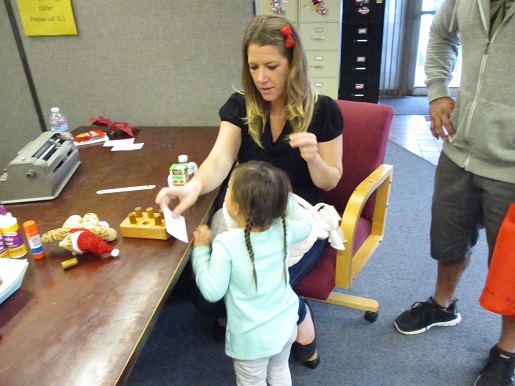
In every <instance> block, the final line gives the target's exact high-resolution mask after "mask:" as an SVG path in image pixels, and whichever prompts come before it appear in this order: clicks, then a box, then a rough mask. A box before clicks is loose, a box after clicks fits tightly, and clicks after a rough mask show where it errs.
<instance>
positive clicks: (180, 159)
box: [179, 154, 188, 164]
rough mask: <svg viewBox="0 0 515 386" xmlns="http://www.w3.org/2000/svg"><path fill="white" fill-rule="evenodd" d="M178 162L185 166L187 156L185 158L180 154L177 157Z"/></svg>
mask: <svg viewBox="0 0 515 386" xmlns="http://www.w3.org/2000/svg"><path fill="white" fill-rule="evenodd" d="M179 162H180V163H181V164H185V163H187V162H188V156H187V155H186V154H181V155H180V156H179Z"/></svg>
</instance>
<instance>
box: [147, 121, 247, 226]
mask: <svg viewBox="0 0 515 386" xmlns="http://www.w3.org/2000/svg"><path fill="white" fill-rule="evenodd" d="M240 146H241V129H240V128H239V127H238V126H236V125H233V124H232V123H229V122H226V121H222V123H221V124H220V131H219V132H218V136H217V138H216V142H215V145H214V146H213V149H211V152H210V153H209V155H208V157H207V158H206V159H205V160H204V162H202V165H200V167H199V170H198V172H197V173H196V174H195V176H194V177H193V178H192V180H191V181H190V182H188V183H187V184H186V185H183V186H172V187H168V188H163V189H161V190H160V192H159V193H158V194H157V197H156V203H157V204H159V205H170V203H171V201H172V200H173V199H178V200H179V204H177V206H176V207H175V208H174V209H173V216H174V217H177V216H179V215H180V214H182V213H183V212H184V211H185V210H186V209H188V208H189V207H191V206H192V205H194V204H195V202H196V201H197V199H198V197H199V196H200V195H202V194H205V193H209V192H211V191H212V190H214V189H216V188H217V187H218V186H220V184H221V183H222V182H223V181H224V179H225V178H226V177H227V175H228V174H229V172H230V171H231V168H232V166H233V165H234V162H235V161H236V156H237V154H238V150H239V149H240Z"/></svg>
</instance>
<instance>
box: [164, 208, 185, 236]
mask: <svg viewBox="0 0 515 386" xmlns="http://www.w3.org/2000/svg"><path fill="white" fill-rule="evenodd" d="M161 210H162V211H163V215H164V217H165V225H166V231H167V232H168V233H169V234H171V235H172V236H173V237H175V238H176V239H179V240H181V241H184V242H185V243H187V242H188V230H187V229H186V219H185V218H184V217H183V216H177V218H174V217H173V215H172V211H171V210H170V208H168V206H166V205H161Z"/></svg>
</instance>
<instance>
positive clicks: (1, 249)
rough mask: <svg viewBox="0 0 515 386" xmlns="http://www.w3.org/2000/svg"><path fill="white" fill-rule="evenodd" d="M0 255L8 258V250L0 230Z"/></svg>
mask: <svg viewBox="0 0 515 386" xmlns="http://www.w3.org/2000/svg"><path fill="white" fill-rule="evenodd" d="M1 257H6V258H9V251H8V250H7V246H6V245H5V243H4V238H3V237H2V232H0V258H1Z"/></svg>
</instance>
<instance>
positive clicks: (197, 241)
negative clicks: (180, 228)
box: [193, 225, 212, 248]
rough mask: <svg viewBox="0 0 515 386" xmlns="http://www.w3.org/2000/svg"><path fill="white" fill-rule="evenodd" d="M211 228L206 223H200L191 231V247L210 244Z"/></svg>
mask: <svg viewBox="0 0 515 386" xmlns="http://www.w3.org/2000/svg"><path fill="white" fill-rule="evenodd" d="M211 233H212V232H211V229H209V227H208V226H207V225H201V226H199V227H198V228H197V229H195V232H193V247H194V248H195V247H203V246H209V245H211Z"/></svg>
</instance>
